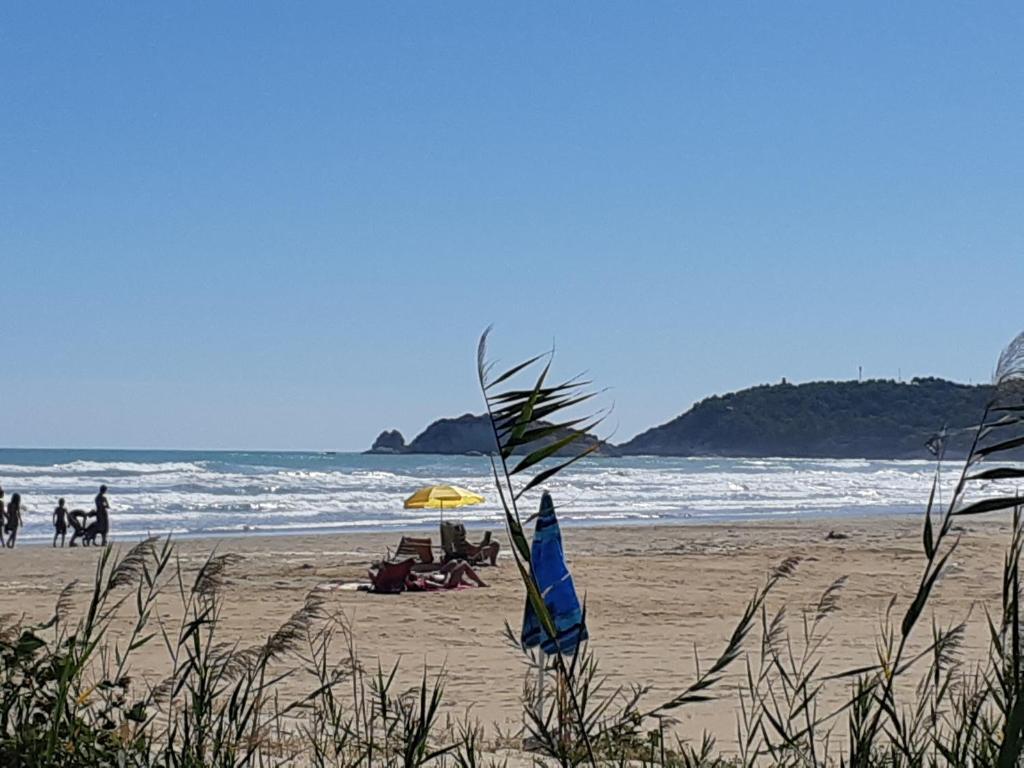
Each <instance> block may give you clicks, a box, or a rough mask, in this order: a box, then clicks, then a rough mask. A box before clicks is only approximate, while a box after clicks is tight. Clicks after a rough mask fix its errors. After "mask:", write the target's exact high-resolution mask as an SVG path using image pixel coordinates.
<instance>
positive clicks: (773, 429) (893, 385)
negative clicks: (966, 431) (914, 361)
mask: <svg viewBox="0 0 1024 768" xmlns="http://www.w3.org/2000/svg"><path fill="white" fill-rule="evenodd" d="M991 394H992V389H991V387H988V386H969V385H965V384H956V383H954V382H950V381H944V380H942V379H934V378H926V379H914V380H913V381H911V382H910V383H898V382H895V381H886V380H870V381H863V382H858V381H819V382H812V383H808V384H797V385H793V384H786V383H782V384H775V385H765V386H759V387H752V388H750V389H744V390H741V391H739V392H733V393H730V394H727V395H716V396H714V397H709V398H707V399H706V400H702V401H701V402H699V403H697V404H696V405H694V406H693V407H692V408H691V409H690V410H689V411H687V412H686V413H684V414H682V415H681V416H678V417H677V418H675V419H673V420H672V421H669V422H668V423H666V424H662V425H661V426H658V427H654V428H652V429H649V430H647V431H646V432H643V433H641V434H639V435H637V436H636V437H634V438H633V439H632V440H630V441H629V442H627V443H625V444H623V445H620V446H618V449H619V451H620V453H622V454H625V455H658V456H708V455H711V456H755V457H756V456H792V457H829V458H878V459H882V458H926V457H928V456H929V455H930V454H929V453H928V451H927V449H926V447H925V443H926V442H927V441H928V439H929V437H931V436H932V435H933V434H935V433H936V432H937V431H938V430H940V429H941V428H942V426H943V425H948V427H949V428H950V430H955V429H956V428H962V427H967V426H970V425H971V424H975V423H977V420H978V419H979V418H980V417H981V413H982V409H983V408H984V405H985V402H986V401H987V400H988V398H989V397H990V396H991ZM966 440H967V437H966V436H965V435H963V434H961V435H954V436H953V437H952V438H951V439H950V441H949V443H948V446H949V449H948V450H949V453H951V454H954V453H959V452H962V451H963V450H965V449H966V445H965V443H966Z"/></svg>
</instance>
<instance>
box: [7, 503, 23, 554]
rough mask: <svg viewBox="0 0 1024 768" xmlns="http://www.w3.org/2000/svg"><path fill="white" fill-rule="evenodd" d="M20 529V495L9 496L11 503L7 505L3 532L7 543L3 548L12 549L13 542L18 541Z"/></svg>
mask: <svg viewBox="0 0 1024 768" xmlns="http://www.w3.org/2000/svg"><path fill="white" fill-rule="evenodd" d="M20 527H21V494H20V493H14V494H11V503H10V504H8V505H7V519H6V521H5V522H4V531H5V532H6V533H7V541H6V542H5V544H4V546H6V547H7V548H8V549H14V542H15V541H17V539H18V528H20Z"/></svg>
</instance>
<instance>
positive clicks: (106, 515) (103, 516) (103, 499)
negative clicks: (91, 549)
mask: <svg viewBox="0 0 1024 768" xmlns="http://www.w3.org/2000/svg"><path fill="white" fill-rule="evenodd" d="M92 516H93V517H95V518H96V520H95V521H94V522H93V523H91V524H90V525H89V528H88V529H87V530H86V532H87V533H90V534H92V535H93V537H95V536H100V537H101V538H102V539H103V546H104V547H105V546H107V533H108V532H109V530H110V502H109V501H107V486H105V485H101V486H100V492H99V493H97V494H96V510H95V511H94V512H93V513H92Z"/></svg>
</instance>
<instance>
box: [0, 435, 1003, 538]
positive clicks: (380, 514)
mask: <svg viewBox="0 0 1024 768" xmlns="http://www.w3.org/2000/svg"><path fill="white" fill-rule="evenodd" d="M281 460H282V459H281V458H280V457H278V456H276V455H266V457H265V461H266V462H267V463H266V464H265V465H261V464H259V463H249V464H232V463H230V462H229V461H227V460H220V459H218V460H216V461H214V460H206V459H205V458H204V459H202V460H199V459H197V460H194V461H171V462H144V461H138V460H134V459H132V460H125V461H111V462H101V461H91V460H76V461H70V462H66V463H62V464H54V465H50V466H30V465H18V464H10V463H8V464H4V465H0V482H3V484H4V485H5V486H6V487H7V488H8V490H9V492H11V491H13V490H19V491H20V492H22V493H23V496H24V500H25V513H24V518H25V522H26V534H28V535H30V537H36V536H42V535H45V534H48V532H49V530H50V527H49V526H50V514H51V511H52V509H53V504H54V502H55V500H56V497H57V496H65V497H66V498H67V499H68V507H69V508H72V509H74V508H83V509H88V508H90V507H91V504H92V496H93V495H94V494H95V492H96V486H97V482H98V481H99V480H100V479H101V478H102V479H103V480H105V481H107V482H108V483H109V484H110V485H111V500H112V503H113V524H114V527H115V529H119V530H121V531H125V532H126V533H134V534H140V535H141V534H144V533H146V532H147V531H158V530H160V531H163V530H176V531H180V530H187V531H193V532H195V531H243V530H259V531H264V532H266V531H275V530H279V531H288V530H298V529H309V530H319V529H330V528H336V529H346V528H352V527H373V526H395V525H420V524H423V523H425V522H431V521H436V520H437V519H438V517H439V513H437V512H435V511H428V512H423V511H420V510H405V509H403V507H402V502H403V500H404V499H405V498H406V497H407V496H408V495H409V493H411V492H412V491H413V490H415V489H416V488H417V487H419V486H421V485H426V484H428V483H436V482H449V483H454V484H457V485H461V486H465V487H468V488H472V489H476V490H479V491H481V492H482V493H483V494H484V495H485V497H486V498H487V502H486V503H485V504H482V505H480V506H476V507H470V508H464V509H462V510H459V512H458V516H459V517H460V518H462V519H464V520H467V521H469V522H490V523H494V524H500V521H501V519H502V516H503V512H502V509H501V507H500V505H499V504H498V503H497V498H496V495H495V493H494V492H493V485H492V482H493V480H492V477H491V474H490V467H489V464H488V463H487V461H486V460H485V459H481V460H479V461H475V460H469V459H465V458H453V459H444V458H439V457H424V458H423V459H422V461H419V462H417V460H410V458H409V457H402V458H401V459H400V460H396V461H395V464H394V467H393V469H385V468H381V466H380V463H382V462H384V461H386V459H384V458H382V457H375V459H374V461H375V463H376V466H372V467H367V466H365V465H361V464H359V462H358V460H351V464H352V466H346V465H345V460H338V461H335V462H333V463H332V464H325V463H324V460H323V458H322V457H309V459H308V461H307V462H306V463H305V464H300V462H298V461H297V460H296V459H295V458H294V457H290V458H289V459H288V460H289V461H292V462H293V463H295V464H300V465H298V466H290V467H289V466H280V465H276V464H277V463H278V462H279V461H281ZM932 472H933V465H932V464H931V463H929V462H925V461H892V462H881V461H865V460H820V459H692V458H687V459H668V458H654V457H649V458H636V459H633V458H630V459H599V460H594V461H591V462H587V463H581V464H580V465H576V466H574V467H573V468H570V469H569V470H567V471H566V472H564V473H563V474H560V475H558V476H557V477H556V478H554V479H553V480H552V481H551V482H550V483H549V484H548V488H549V490H550V491H551V492H552V494H553V495H554V497H555V500H556V503H557V504H558V506H559V512H560V514H561V515H562V516H563V517H564V518H565V519H566V520H574V521H581V522H596V523H600V522H613V521H623V520H631V521H651V520H665V519H679V520H688V519H702V518H713V519H729V518H736V519H739V518H748V517H757V516H765V515H772V516H775V515H791V514H803V513H811V512H813V513H818V514H832V513H835V514H839V513H847V512H849V511H851V510H862V511H865V512H879V511H887V510H892V511H908V510H911V509H923V507H924V503H925V501H926V500H927V497H928V492H929V490H930V487H931V482H932ZM108 473H109V475H110V476H109V477H107V476H106V475H107V474H108ZM118 473H119V474H118ZM8 478H10V480H8ZM955 481H956V477H955V476H954V473H952V472H948V473H946V474H945V476H944V477H943V483H942V498H948V497H949V493H950V492H951V490H952V487H953V485H954V483H955ZM990 490H992V489H990ZM1004 490H1006V491H1008V492H1009V493H1012V492H1013V489H1012V488H1005V489H1004ZM539 495H540V494H539V492H531V493H529V494H527V495H526V496H525V497H524V499H523V501H522V503H521V505H520V509H521V511H523V512H525V513H529V512H531V511H532V510H533V509H535V508H536V505H537V503H538V500H539Z"/></svg>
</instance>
